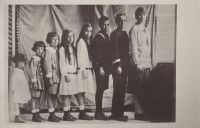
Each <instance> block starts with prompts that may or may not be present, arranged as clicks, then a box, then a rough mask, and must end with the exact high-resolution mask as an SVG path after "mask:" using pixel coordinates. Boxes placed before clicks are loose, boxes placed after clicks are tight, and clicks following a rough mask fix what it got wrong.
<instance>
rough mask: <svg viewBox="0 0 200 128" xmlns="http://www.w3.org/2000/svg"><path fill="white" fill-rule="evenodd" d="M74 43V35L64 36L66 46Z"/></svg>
mask: <svg viewBox="0 0 200 128" xmlns="http://www.w3.org/2000/svg"><path fill="white" fill-rule="evenodd" d="M73 41H74V34H73V33H72V32H70V33H68V34H67V35H66V40H65V43H66V44H72V43H73Z"/></svg>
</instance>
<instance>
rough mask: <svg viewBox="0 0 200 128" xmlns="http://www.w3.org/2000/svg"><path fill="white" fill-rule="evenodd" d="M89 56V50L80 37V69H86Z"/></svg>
mask: <svg viewBox="0 0 200 128" xmlns="http://www.w3.org/2000/svg"><path fill="white" fill-rule="evenodd" d="M87 58H88V51H87V47H86V44H85V42H84V40H83V39H80V40H79V42H78V43H77V62H78V68H80V70H85V68H86V63H87V62H86V61H87V60H86V59H87Z"/></svg>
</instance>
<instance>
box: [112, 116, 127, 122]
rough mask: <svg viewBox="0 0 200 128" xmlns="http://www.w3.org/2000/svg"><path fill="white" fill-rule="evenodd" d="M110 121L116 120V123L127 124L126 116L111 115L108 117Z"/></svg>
mask: <svg viewBox="0 0 200 128" xmlns="http://www.w3.org/2000/svg"><path fill="white" fill-rule="evenodd" d="M109 119H110V120H117V121H123V122H127V121H128V116H114V115H111V116H110V117H109Z"/></svg>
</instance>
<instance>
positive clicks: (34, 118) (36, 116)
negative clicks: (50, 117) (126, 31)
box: [32, 113, 42, 122]
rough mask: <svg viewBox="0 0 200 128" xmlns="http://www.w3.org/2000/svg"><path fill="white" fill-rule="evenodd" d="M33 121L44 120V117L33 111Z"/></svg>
mask: <svg viewBox="0 0 200 128" xmlns="http://www.w3.org/2000/svg"><path fill="white" fill-rule="evenodd" d="M32 121H34V122H42V119H41V118H40V117H39V116H38V115H37V113H33V117H32Z"/></svg>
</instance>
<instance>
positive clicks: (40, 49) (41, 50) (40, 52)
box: [36, 46, 44, 56]
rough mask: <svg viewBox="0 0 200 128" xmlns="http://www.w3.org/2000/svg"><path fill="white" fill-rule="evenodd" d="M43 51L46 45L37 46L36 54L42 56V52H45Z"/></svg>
mask: <svg viewBox="0 0 200 128" xmlns="http://www.w3.org/2000/svg"><path fill="white" fill-rule="evenodd" d="M43 52H44V47H39V46H38V47H37V48H36V55H37V56H42V54H43Z"/></svg>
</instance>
